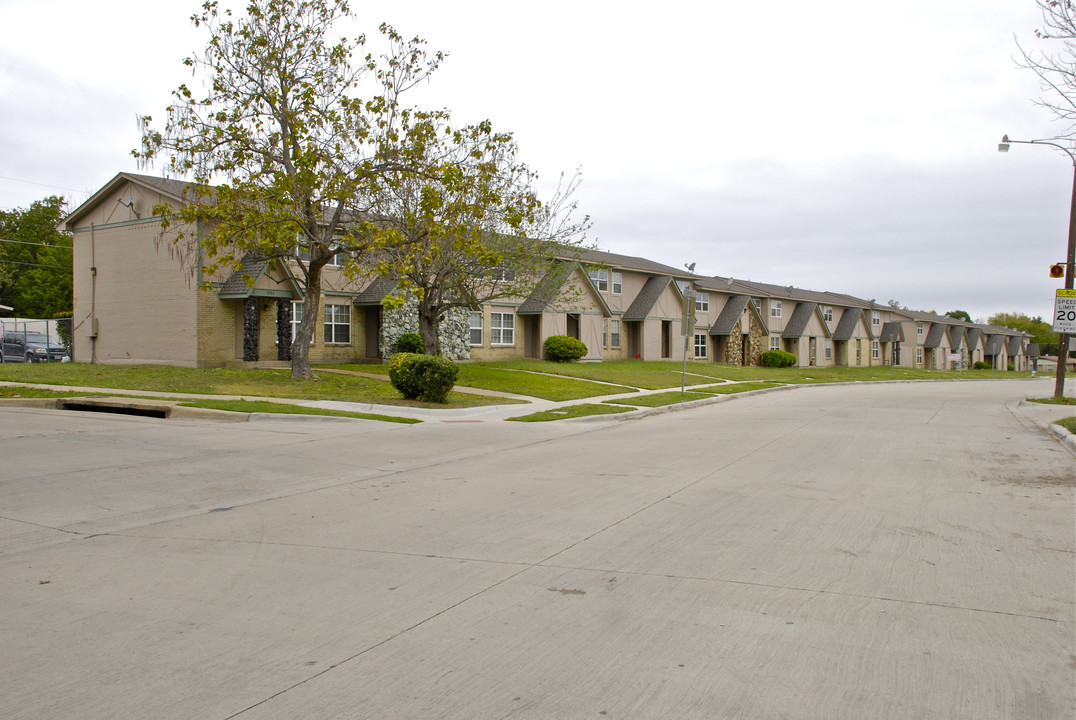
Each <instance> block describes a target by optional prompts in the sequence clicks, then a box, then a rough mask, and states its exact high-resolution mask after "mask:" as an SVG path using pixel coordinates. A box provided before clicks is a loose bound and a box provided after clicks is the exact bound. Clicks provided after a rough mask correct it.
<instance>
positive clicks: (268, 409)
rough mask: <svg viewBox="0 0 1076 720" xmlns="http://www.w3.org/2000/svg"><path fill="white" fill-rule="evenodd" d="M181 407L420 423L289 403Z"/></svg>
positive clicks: (218, 403) (210, 402) (235, 402)
mask: <svg viewBox="0 0 1076 720" xmlns="http://www.w3.org/2000/svg"><path fill="white" fill-rule="evenodd" d="M179 404H180V405H182V406H183V407H196V408H206V409H208V410H226V411H228V412H238V413H275V414H278V415H328V416H329V417H346V418H357V419H359V420H377V421H379V422H392V423H404V424H408V425H412V424H414V423H420V422H422V421H421V420H417V419H415V418H403V417H394V416H392V415H377V414H374V413H360V412H350V411H347V410H329V409H326V408H314V407H307V406H305V405H293V404H291V403H275V402H269V401H267V400H182V401H180V403H179Z"/></svg>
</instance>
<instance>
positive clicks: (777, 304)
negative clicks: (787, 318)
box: [770, 300, 781, 318]
mask: <svg viewBox="0 0 1076 720" xmlns="http://www.w3.org/2000/svg"><path fill="white" fill-rule="evenodd" d="M770 317H772V318H779V317H781V301H780V300H770Z"/></svg>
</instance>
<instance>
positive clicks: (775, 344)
mask: <svg viewBox="0 0 1076 720" xmlns="http://www.w3.org/2000/svg"><path fill="white" fill-rule="evenodd" d="M780 349H781V336H780V335H770V350H780Z"/></svg>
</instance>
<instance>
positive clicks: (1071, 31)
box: [1016, 0, 1076, 139]
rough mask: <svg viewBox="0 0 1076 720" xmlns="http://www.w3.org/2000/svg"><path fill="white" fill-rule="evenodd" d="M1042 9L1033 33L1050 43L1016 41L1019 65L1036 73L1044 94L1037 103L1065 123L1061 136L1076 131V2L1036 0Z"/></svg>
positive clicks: (1068, 136)
mask: <svg viewBox="0 0 1076 720" xmlns="http://www.w3.org/2000/svg"><path fill="white" fill-rule="evenodd" d="M1035 4H1036V5H1038V7H1039V10H1040V12H1041V13H1042V27H1041V28H1039V29H1036V30H1035V37H1037V38H1038V39H1040V40H1043V41H1046V42H1047V43H1049V45H1048V49H1043V50H1036V49H1032V48H1025V47H1024V46H1022V45H1020V43H1019V41H1017V43H1016V46H1017V47H1018V48H1019V50H1020V54H1021V56H1022V61H1021V62H1020V66H1021V67H1024V68H1027V69H1028V70H1031V71H1032V72H1034V73H1035V74H1036V75H1038V77H1039V83H1040V86H1041V87H1042V90H1043V97H1041V98H1039V99H1038V100H1036V101H1035V102H1036V104H1038V105H1041V106H1042V107H1045V108H1046V109H1048V110H1049V111H1050V112H1051V113H1052V114H1053V115H1054V117H1056V118H1057V119H1059V120H1061V121H1062V122H1064V123H1065V131H1064V133H1063V136H1064V137H1066V138H1070V139H1071V138H1072V137H1073V135H1074V133H1076V6H1074V4H1073V1H1072V0H1036V3H1035Z"/></svg>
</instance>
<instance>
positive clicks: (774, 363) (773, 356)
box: [760, 350, 796, 368]
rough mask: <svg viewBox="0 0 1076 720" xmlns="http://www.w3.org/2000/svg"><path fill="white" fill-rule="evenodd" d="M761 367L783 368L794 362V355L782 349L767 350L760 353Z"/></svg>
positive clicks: (790, 365)
mask: <svg viewBox="0 0 1076 720" xmlns="http://www.w3.org/2000/svg"><path fill="white" fill-rule="evenodd" d="M760 362H761V364H762V367H775V368H785V367H792V366H793V365H795V364H796V356H795V355H793V354H792V353H790V352H785V351H784V350H767V351H766V352H764V353H762V359H761V360H760Z"/></svg>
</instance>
